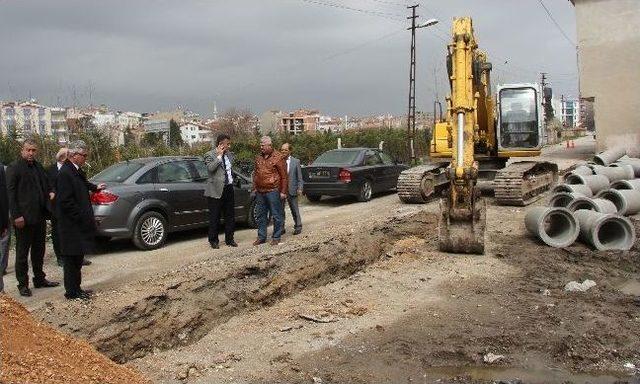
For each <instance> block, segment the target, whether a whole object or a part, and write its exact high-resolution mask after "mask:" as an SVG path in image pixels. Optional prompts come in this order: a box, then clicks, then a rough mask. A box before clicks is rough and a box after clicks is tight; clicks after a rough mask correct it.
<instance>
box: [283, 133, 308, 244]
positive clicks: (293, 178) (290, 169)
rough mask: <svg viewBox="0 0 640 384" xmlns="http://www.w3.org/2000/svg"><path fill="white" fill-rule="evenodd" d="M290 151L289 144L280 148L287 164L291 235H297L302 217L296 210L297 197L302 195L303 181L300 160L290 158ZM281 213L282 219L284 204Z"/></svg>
mask: <svg viewBox="0 0 640 384" xmlns="http://www.w3.org/2000/svg"><path fill="white" fill-rule="evenodd" d="M291 150H292V148H291V144H289V143H284V144H282V147H281V148H280V152H281V153H282V155H283V157H284V159H285V161H286V162H287V173H288V175H289V190H288V193H287V201H288V202H289V209H290V210H291V216H293V221H294V227H293V234H294V235H299V234H300V233H302V217H301V216H300V209H298V195H302V187H303V185H304V181H303V180H302V168H301V167H300V160H298V159H296V158H295V157H293V156H291ZM282 213H283V214H282V217H283V218H284V204H283V205H282ZM283 227H284V225H283Z"/></svg>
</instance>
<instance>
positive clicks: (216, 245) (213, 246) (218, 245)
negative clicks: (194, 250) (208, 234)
mask: <svg viewBox="0 0 640 384" xmlns="http://www.w3.org/2000/svg"><path fill="white" fill-rule="evenodd" d="M210 244H211V248H213V249H218V248H220V244H218V243H210Z"/></svg>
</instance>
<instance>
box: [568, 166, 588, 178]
mask: <svg viewBox="0 0 640 384" xmlns="http://www.w3.org/2000/svg"><path fill="white" fill-rule="evenodd" d="M567 175H584V176H589V175H593V169H591V168H590V167H588V166H586V165H580V166H578V167H576V168H575V169H573V170H571V171H570V172H569V173H567Z"/></svg>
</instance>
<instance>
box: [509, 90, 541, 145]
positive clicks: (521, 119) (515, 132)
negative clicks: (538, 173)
mask: <svg viewBox="0 0 640 384" xmlns="http://www.w3.org/2000/svg"><path fill="white" fill-rule="evenodd" d="M499 97H500V145H501V146H502V147H503V148H535V147H538V146H539V136H540V135H539V132H538V105H537V93H536V91H535V89H533V88H514V89H503V90H501V91H500V95H499Z"/></svg>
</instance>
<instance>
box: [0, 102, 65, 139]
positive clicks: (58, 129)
mask: <svg viewBox="0 0 640 384" xmlns="http://www.w3.org/2000/svg"><path fill="white" fill-rule="evenodd" d="M65 116H66V113H65V110H64V109H62V108H51V107H47V106H44V105H40V104H37V103H35V102H23V103H18V102H0V133H2V134H3V135H8V134H16V136H17V137H18V138H24V137H26V136H30V135H40V136H52V137H56V138H57V139H58V141H59V142H61V143H63V142H66V140H68V128H67V124H66V118H65Z"/></svg>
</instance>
